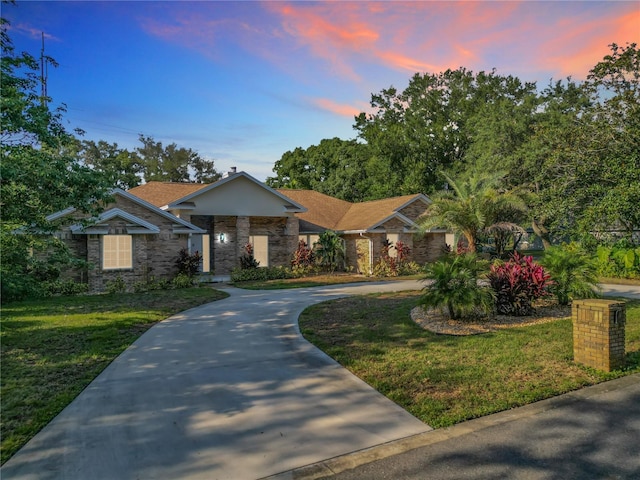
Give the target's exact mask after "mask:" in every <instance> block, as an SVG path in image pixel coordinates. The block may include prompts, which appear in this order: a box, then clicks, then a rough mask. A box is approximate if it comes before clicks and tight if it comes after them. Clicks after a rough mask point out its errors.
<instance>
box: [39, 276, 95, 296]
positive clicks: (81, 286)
mask: <svg viewBox="0 0 640 480" xmlns="http://www.w3.org/2000/svg"><path fill="white" fill-rule="evenodd" d="M42 287H43V289H44V292H45V295H46V296H49V297H52V296H55V295H63V296H67V295H80V294H82V293H87V292H88V291H89V284H87V283H80V282H76V281H74V280H54V281H51V282H44V283H43V284H42Z"/></svg>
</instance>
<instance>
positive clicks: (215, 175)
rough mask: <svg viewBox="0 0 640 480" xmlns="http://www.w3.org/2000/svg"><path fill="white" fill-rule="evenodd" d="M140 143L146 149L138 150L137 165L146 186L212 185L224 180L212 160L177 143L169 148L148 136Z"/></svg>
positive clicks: (141, 137) (141, 136) (140, 138)
mask: <svg viewBox="0 0 640 480" xmlns="http://www.w3.org/2000/svg"><path fill="white" fill-rule="evenodd" d="M138 139H139V140H140V142H141V143H142V146H141V147H138V148H137V149H136V151H135V153H134V154H133V155H134V157H133V161H134V164H137V165H138V166H139V167H138V171H140V172H141V173H142V176H143V178H144V180H145V182H151V181H159V182H195V183H212V182H215V181H216V180H218V179H219V178H220V177H221V175H220V173H219V172H218V171H216V169H215V167H214V162H213V161H212V160H205V159H204V158H202V157H201V156H200V155H199V154H198V153H197V152H195V151H194V150H192V149H190V148H184V147H178V145H176V144H175V143H172V144H170V145H167V146H166V147H165V146H163V145H162V142H157V141H155V140H154V139H153V138H152V137H149V136H145V135H140V136H139V137H138ZM192 171H193V175H192V173H191V172H192Z"/></svg>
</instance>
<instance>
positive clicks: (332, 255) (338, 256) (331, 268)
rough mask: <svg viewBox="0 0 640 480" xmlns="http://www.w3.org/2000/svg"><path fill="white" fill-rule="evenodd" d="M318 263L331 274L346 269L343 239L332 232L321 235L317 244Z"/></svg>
mask: <svg viewBox="0 0 640 480" xmlns="http://www.w3.org/2000/svg"><path fill="white" fill-rule="evenodd" d="M315 255H316V262H317V263H318V265H320V267H321V268H323V269H325V270H327V271H328V272H329V273H333V272H335V271H336V270H337V269H344V260H345V248H344V242H343V240H342V238H340V236H339V235H338V234H337V233H336V232H333V231H331V230H327V231H325V232H322V234H320V237H319V238H318V242H317V243H316V254H315Z"/></svg>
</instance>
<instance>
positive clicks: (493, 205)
mask: <svg viewBox="0 0 640 480" xmlns="http://www.w3.org/2000/svg"><path fill="white" fill-rule="evenodd" d="M443 176H444V178H445V179H446V180H447V181H448V185H449V186H450V187H451V188H452V190H446V191H443V192H437V193H435V194H434V195H433V196H432V197H431V199H432V203H431V205H429V207H428V210H427V214H426V215H425V217H424V219H423V220H422V221H421V222H420V226H421V227H422V228H423V229H425V230H426V229H429V228H433V227H445V228H449V229H452V230H454V231H455V232H458V233H461V234H462V235H463V236H464V237H465V239H466V241H467V244H468V248H469V251H471V252H475V251H476V249H477V244H478V241H479V237H480V235H481V234H482V233H485V232H486V231H487V229H488V228H490V227H492V226H495V225H496V224H501V225H502V226H503V228H506V226H507V225H511V226H514V225H515V220H517V219H518V215H519V214H521V213H522V212H524V210H525V209H526V206H525V204H524V201H523V199H522V197H521V196H519V195H518V194H517V193H516V192H514V191H508V190H503V189H501V182H502V180H503V178H504V176H505V174H504V172H494V173H489V172H482V173H479V172H474V173H472V174H471V175H469V176H468V177H467V178H466V179H464V180H462V181H455V180H453V179H452V178H450V177H449V176H448V175H446V174H443Z"/></svg>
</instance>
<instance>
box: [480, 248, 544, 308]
mask: <svg viewBox="0 0 640 480" xmlns="http://www.w3.org/2000/svg"><path fill="white" fill-rule="evenodd" d="M487 278H488V279H489V283H490V284H491V288H492V289H493V291H494V292H495V294H496V311H497V313H499V314H503V315H531V314H532V313H533V307H532V305H531V304H532V302H533V301H534V300H536V299H538V298H541V297H543V296H545V295H548V293H549V292H548V287H549V286H550V285H551V281H550V275H549V274H547V273H546V272H545V271H544V268H542V266H541V265H539V264H538V263H536V262H534V261H533V257H531V256H522V255H520V254H518V252H514V254H513V255H512V256H511V259H510V260H509V261H507V262H500V261H497V262H495V263H494V264H493V265H491V271H490V272H489V275H488V276H487Z"/></svg>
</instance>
